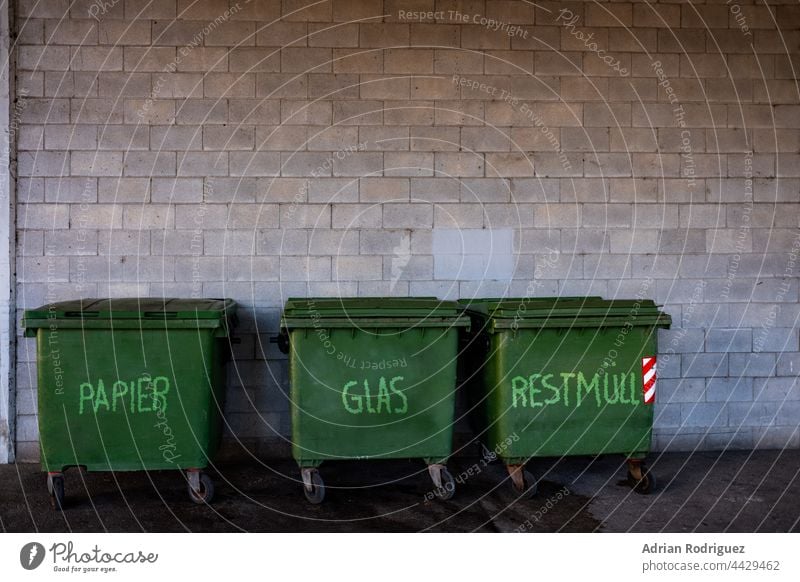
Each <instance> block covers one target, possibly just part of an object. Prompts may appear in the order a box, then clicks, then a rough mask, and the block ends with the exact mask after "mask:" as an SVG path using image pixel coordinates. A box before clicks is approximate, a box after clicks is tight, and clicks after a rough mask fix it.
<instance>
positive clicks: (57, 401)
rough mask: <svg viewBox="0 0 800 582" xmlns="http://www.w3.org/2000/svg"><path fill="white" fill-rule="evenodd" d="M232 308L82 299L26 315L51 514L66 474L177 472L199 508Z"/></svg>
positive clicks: (215, 438) (214, 443)
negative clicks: (73, 470)
mask: <svg viewBox="0 0 800 582" xmlns="http://www.w3.org/2000/svg"><path fill="white" fill-rule="evenodd" d="M235 314H236V303H235V302H233V301H232V300H230V299H225V300H222V299H198V300H190V299H145V298H138V299H137V298H132V299H82V300H75V301H65V302H61V303H52V304H50V305H45V306H42V307H40V308H38V309H33V310H28V311H26V312H25V314H24V319H23V326H24V327H25V335H26V336H27V337H36V347H37V375H38V399H39V436H40V446H41V463H42V467H43V469H44V470H45V471H47V472H48V490H49V492H50V495H51V500H52V502H53V505H54V506H55V507H57V508H61V507H62V503H63V497H64V477H63V474H62V473H63V471H64V470H65V469H66V468H67V467H71V466H81V467H85V468H86V470H88V471H136V470H155V469H180V470H185V471H186V476H187V482H188V488H189V494H190V497H191V498H192V500H193V501H195V502H196V503H207V502H209V501H210V500H211V497H212V496H213V483H212V482H211V479H210V478H209V477H208V476H207V475H205V474H204V473H202V471H201V470H202V469H203V468H205V467H206V466H207V465H208V464H209V461H210V459H211V457H212V456H213V455H214V453H215V452H216V450H217V447H218V445H219V440H220V434H221V420H222V401H223V396H224V387H225V375H224V374H225V370H224V364H225V361H226V359H227V356H228V355H229V354H230V349H229V346H228V345H227V343H228V341H229V339H227V338H228V336H229V333H230V331H231V329H232V326H233V324H234V321H235Z"/></svg>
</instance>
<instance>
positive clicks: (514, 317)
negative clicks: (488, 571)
mask: <svg viewBox="0 0 800 582" xmlns="http://www.w3.org/2000/svg"><path fill="white" fill-rule="evenodd" d="M461 304H462V305H463V306H464V307H465V308H466V312H467V313H468V314H469V315H470V316H471V318H472V332H471V335H470V338H471V339H470V342H469V346H468V347H467V348H466V353H467V354H468V357H467V358H466V360H467V362H468V363H471V365H469V366H468V376H469V377H468V379H467V380H466V381H465V383H466V384H467V385H468V387H469V388H468V392H469V394H470V406H471V409H472V411H473V413H474V416H473V418H477V421H478V422H477V427H476V428H477V430H478V431H480V433H481V434H482V437H483V440H484V442H485V445H486V446H487V447H488V449H489V451H490V452H492V453H494V454H496V455H497V456H499V457H500V458H501V459H502V460H503V462H504V463H505V464H506V466H507V467H508V471H509V475H510V477H511V481H512V484H513V485H514V487H515V488H516V489H517V490H518V491H519V492H527V493H532V492H535V480H534V478H533V476H532V475H530V474H529V473H527V472H526V471H525V470H524V464H525V461H526V460H528V459H530V458H532V457H552V456H564V455H598V454H606V453H622V454H624V455H626V456H627V458H628V481H629V483H630V484H631V485H632V486H633V487H634V489H635V490H636V491H638V492H642V493H646V492H649V491H650V490H651V489H652V488H653V487H654V478H653V477H652V475H651V474H650V473H649V472H648V471H647V469H646V468H645V467H644V465H643V464H642V459H643V458H644V456H645V455H646V454H647V453H648V451H649V448H650V437H651V433H652V427H653V403H654V402H655V381H656V355H657V352H658V348H657V337H656V335H657V334H656V330H657V329H658V328H662V327H664V328H667V327H669V326H670V323H671V319H670V316H669V315H667V314H665V313H662V312H661V311H659V309H658V308H657V306H656V305H655V304H654V303H653V302H652V301H650V300H624V301H620V300H613V301H608V300H602V299H600V298H597V297H586V298H574V297H569V298H539V299H530V298H518V299H503V300H497V299H492V300H477V301H476V300H472V301H462V302H461Z"/></svg>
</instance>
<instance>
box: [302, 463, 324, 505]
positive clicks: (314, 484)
mask: <svg viewBox="0 0 800 582" xmlns="http://www.w3.org/2000/svg"><path fill="white" fill-rule="evenodd" d="M303 493H304V494H305V496H306V499H307V500H308V502H309V503H313V504H314V505H319V504H320V503H322V501H323V500H324V499H325V482H324V481H323V480H322V475H320V474H319V471H312V472H311V490H310V491H309V490H308V489H306V487H305V485H303Z"/></svg>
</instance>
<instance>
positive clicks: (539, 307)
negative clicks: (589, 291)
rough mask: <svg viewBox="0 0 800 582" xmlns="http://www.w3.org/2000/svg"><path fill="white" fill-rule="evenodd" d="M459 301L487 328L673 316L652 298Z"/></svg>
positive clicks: (655, 322)
mask: <svg viewBox="0 0 800 582" xmlns="http://www.w3.org/2000/svg"><path fill="white" fill-rule="evenodd" d="M460 304H461V305H462V307H463V309H464V312H465V313H467V314H469V315H470V316H472V317H474V318H478V319H482V320H484V321H486V324H484V327H488V328H489V329H490V330H491V329H509V328H515V329H516V328H528V329H530V328H544V327H547V328H584V327H619V326H656V327H664V328H669V327H670V326H671V325H672V317H671V316H670V315H669V314H668V313H665V312H663V311H661V310H660V309H659V306H658V305H656V303H655V302H654V301H653V300H651V299H609V300H606V299H602V298H600V297H596V296H592V297H567V298H562V297H530V298H522V297H519V298H507V299H494V298H491V299H478V300H474V299H473V300H461V301H460ZM523 305H524V309H523V308H522V307H523ZM637 305H638V307H637Z"/></svg>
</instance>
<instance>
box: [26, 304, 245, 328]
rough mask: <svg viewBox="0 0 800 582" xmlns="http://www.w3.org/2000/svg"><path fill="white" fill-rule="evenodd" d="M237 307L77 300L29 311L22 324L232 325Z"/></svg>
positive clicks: (111, 325)
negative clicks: (230, 323)
mask: <svg viewBox="0 0 800 582" xmlns="http://www.w3.org/2000/svg"><path fill="white" fill-rule="evenodd" d="M236 310H237V305H236V302H235V301H234V300H233V299H180V298H165V297H123V298H106V299H96V298H87V299H74V300H69V301H59V302H55V303H49V304H46V305H43V306H41V307H37V308H36V309H28V310H26V311H25V312H24V314H23V317H22V327H24V328H25V329H26V330H28V329H30V330H31V333H35V331H34V330H36V329H38V328H43V327H50V326H51V325H58V327H60V328H63V329H69V328H81V327H84V328H113V329H125V328H135V327H142V328H143V329H144V328H159V327H162V328H163V327H165V326H167V327H174V328H180V327H196V326H199V327H220V326H224V327H228V325H229V323H228V320H233V322H234V323H235V319H236ZM201 321H202V323H201ZM26 335H28V333H27V332H26Z"/></svg>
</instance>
